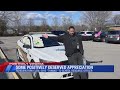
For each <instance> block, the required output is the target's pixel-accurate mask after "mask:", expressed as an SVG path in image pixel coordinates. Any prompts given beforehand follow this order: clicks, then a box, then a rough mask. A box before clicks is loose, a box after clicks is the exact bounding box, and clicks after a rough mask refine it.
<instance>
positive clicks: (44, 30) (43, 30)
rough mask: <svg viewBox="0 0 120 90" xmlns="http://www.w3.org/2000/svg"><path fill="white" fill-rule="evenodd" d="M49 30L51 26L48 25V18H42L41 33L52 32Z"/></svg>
mask: <svg viewBox="0 0 120 90" xmlns="http://www.w3.org/2000/svg"><path fill="white" fill-rule="evenodd" d="M49 29H50V28H49V25H48V24H47V20H46V18H41V29H40V31H42V32H46V31H50V30H49Z"/></svg>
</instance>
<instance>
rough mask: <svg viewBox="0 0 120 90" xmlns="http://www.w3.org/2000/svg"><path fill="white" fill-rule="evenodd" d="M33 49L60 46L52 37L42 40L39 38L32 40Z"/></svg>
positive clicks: (42, 38)
mask: <svg viewBox="0 0 120 90" xmlns="http://www.w3.org/2000/svg"><path fill="white" fill-rule="evenodd" d="M33 43H34V48H44V47H52V46H60V44H59V43H58V42H57V41H56V40H54V39H53V37H49V38H44V37H40V38H37V39H34V40H33Z"/></svg>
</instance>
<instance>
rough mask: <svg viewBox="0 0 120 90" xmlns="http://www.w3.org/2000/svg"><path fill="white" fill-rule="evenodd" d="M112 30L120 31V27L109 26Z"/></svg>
mask: <svg viewBox="0 0 120 90" xmlns="http://www.w3.org/2000/svg"><path fill="white" fill-rule="evenodd" d="M107 27H108V28H109V29H110V30H120V25H111V26H107Z"/></svg>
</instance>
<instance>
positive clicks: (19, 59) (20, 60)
mask: <svg viewBox="0 0 120 90" xmlns="http://www.w3.org/2000/svg"><path fill="white" fill-rule="evenodd" d="M16 55H17V60H18V61H19V62H22V59H21V58H20V55H19V52H18V49H17V50H16Z"/></svg>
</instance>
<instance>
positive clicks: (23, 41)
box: [19, 36, 31, 62]
mask: <svg viewBox="0 0 120 90" xmlns="http://www.w3.org/2000/svg"><path fill="white" fill-rule="evenodd" d="M23 45H29V46H30V47H31V40H30V38H29V37H28V36H25V37H23V38H22V39H21V44H20V45H19V46H20V47H19V50H20V52H21V54H22V58H23V59H24V61H25V62H28V58H27V54H28V53H29V49H28V48H25V47H23Z"/></svg>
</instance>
